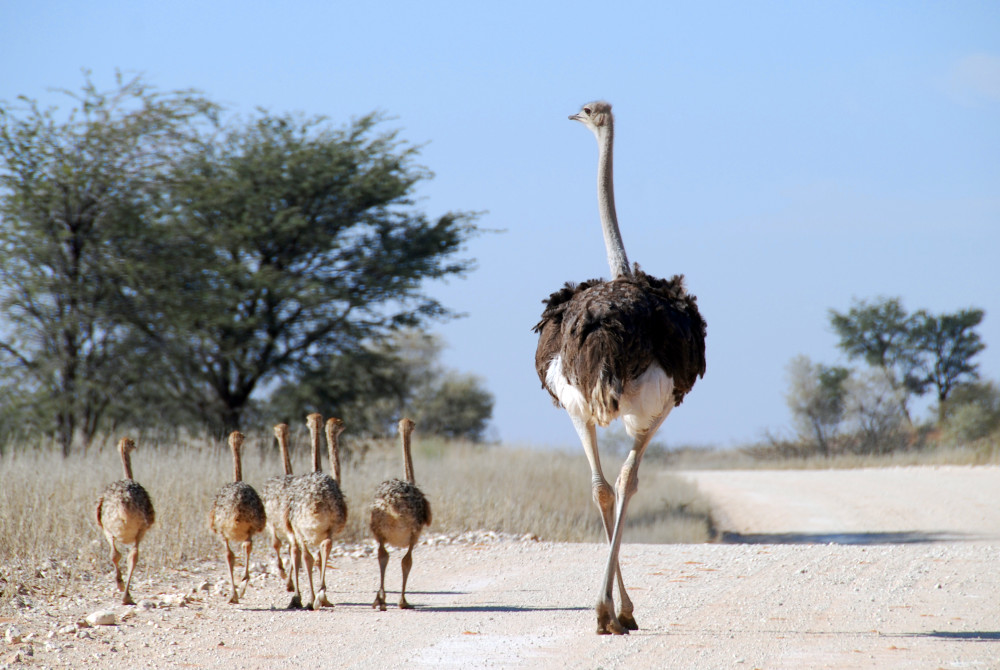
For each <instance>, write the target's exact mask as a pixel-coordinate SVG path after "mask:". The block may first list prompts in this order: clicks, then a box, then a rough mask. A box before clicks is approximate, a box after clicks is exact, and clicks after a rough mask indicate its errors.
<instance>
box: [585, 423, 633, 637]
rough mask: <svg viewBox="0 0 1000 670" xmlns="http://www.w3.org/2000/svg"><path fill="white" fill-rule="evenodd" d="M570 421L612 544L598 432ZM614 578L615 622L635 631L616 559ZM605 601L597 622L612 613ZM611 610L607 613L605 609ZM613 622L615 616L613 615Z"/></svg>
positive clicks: (611, 502)
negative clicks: (616, 595) (617, 606)
mask: <svg viewBox="0 0 1000 670" xmlns="http://www.w3.org/2000/svg"><path fill="white" fill-rule="evenodd" d="M571 418H572V420H573V426H574V428H576V432H577V434H578V435H579V436H580V442H581V443H582V444H583V449H584V451H585V452H586V454H587V460H588V461H589V462H590V471H591V479H592V483H593V492H594V502H595V503H596V504H597V508H598V509H599V510H600V512H601V521H602V522H603V524H604V532H605V534H606V535H607V537H608V542H609V543H610V542H611V541H612V535H613V531H614V515H615V491H614V489H613V488H611V484H609V483H608V480H607V479H605V478H604V473H603V472H602V470H601V457H600V454H599V453H598V449H597V428H596V426H595V425H594V424H593V423H591V422H588V421H586V420H584V419H582V418H580V417H577V416H571ZM615 574H616V575H617V579H618V593H619V594H620V595H621V604H622V607H621V612H620V613H619V616H618V618H617V620H616V623H618V624H619V625H618V627H619V628H622V629H631V630H638V628H639V626H638V625H637V624H636V622H635V618H634V617H633V616H632V600H631V598H629V597H628V593H627V592H626V591H625V581H624V580H623V579H622V573H621V567H620V566H619V565H618V564H617V559H616V563H615ZM608 600H609V601H610V605H609V604H608V601H605V599H604V598H603V597H601V598H600V599H599V600H598V604H597V614H598V622H600V621H601V619H602V612H603V611H605V610H607V611H609V612H614V601H613V600H612V599H611V595H610V593H609V596H608ZM609 607H610V609H608V608H609ZM612 619H614V616H613V615H612ZM606 628H607V627H606V626H603V627H602V626H601V625H600V623H599V625H598V630H597V632H598V633H601V634H605V633H607V632H608V631H607V630H606Z"/></svg>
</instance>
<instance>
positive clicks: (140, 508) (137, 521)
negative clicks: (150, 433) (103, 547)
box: [97, 437, 156, 605]
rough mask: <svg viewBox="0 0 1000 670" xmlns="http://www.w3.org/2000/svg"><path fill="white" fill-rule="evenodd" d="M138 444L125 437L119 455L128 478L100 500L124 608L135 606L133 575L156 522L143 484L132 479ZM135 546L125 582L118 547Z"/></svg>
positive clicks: (100, 516) (101, 521) (99, 518)
mask: <svg viewBox="0 0 1000 670" xmlns="http://www.w3.org/2000/svg"><path fill="white" fill-rule="evenodd" d="M133 451H135V442H133V441H132V440H130V439H129V438H127V437H123V438H122V439H121V441H120V442H119V443H118V453H119V454H120V455H121V459H122V469H123V470H124V471H125V479H122V480H119V481H117V482H114V483H112V484H109V485H108V487H107V488H106V489H104V493H102V494H101V497H100V498H99V499H98V500H97V525H98V526H100V528H101V530H103V531H104V537H105V538H107V540H108V545H110V547H111V563H112V564H113V565H114V566H115V584H116V585H117V586H118V590H119V591H124V594H123V595H122V605H134V604H135V602H134V601H133V600H132V595H131V593H130V592H129V587H130V586H131V584H132V573H133V572H135V564H136V562H137V561H138V560H139V542H140V541H141V540H142V538H143V536H144V535H145V534H146V531H147V530H149V527H150V526H152V525H153V523H154V522H155V521H156V512H155V511H154V510H153V501H152V500H150V498H149V494H148V493H146V489H144V488H143V487H142V484H140V483H139V482H137V481H135V480H134V479H132V457H131V456H130V454H131V453H132V452H133ZM119 543H120V544H131V545H132V548H131V549H130V550H129V552H128V578H127V579H126V580H125V581H122V572H121V569H120V567H119V565H118V562H119V561H121V558H122V555H121V552H119V551H118V546H117V545H118V544H119Z"/></svg>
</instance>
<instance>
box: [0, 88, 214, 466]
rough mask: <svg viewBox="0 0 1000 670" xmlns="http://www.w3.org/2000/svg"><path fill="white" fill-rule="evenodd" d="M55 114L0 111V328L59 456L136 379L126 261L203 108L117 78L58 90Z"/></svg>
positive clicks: (179, 94)
mask: <svg viewBox="0 0 1000 670" xmlns="http://www.w3.org/2000/svg"><path fill="white" fill-rule="evenodd" d="M63 93H65V94H66V96H67V97H68V99H69V100H70V102H71V104H72V108H71V110H70V111H69V112H68V114H60V113H59V110H58V109H56V108H45V109H43V108H42V107H41V106H40V105H39V104H38V103H37V102H36V101H33V100H29V99H26V98H21V99H20V103H19V104H18V105H10V104H7V103H3V104H0V217H2V223H0V309H2V310H3V313H4V316H5V319H6V327H5V328H4V329H3V331H2V333H0V351H2V353H3V358H4V360H3V372H4V373H5V374H4V377H5V381H6V383H8V384H14V385H16V386H17V389H18V396H20V398H21V399H22V401H24V400H25V399H28V401H29V402H26V403H25V405H28V404H30V406H31V411H30V417H29V418H30V419H31V420H33V421H34V423H35V427H36V428H38V429H41V430H43V431H45V432H51V433H52V434H54V435H55V438H56V440H57V442H58V444H59V445H60V446H61V448H62V451H63V453H64V454H67V453H68V452H69V450H70V448H71V445H72V443H73V440H74V436H75V435H77V434H79V435H80V436H82V439H83V442H84V445H87V444H89V442H90V440H91V439H92V437H93V436H94V434H95V432H96V431H97V430H98V428H99V427H100V426H101V423H102V420H103V418H104V417H105V415H106V413H107V411H108V409H109V407H110V406H111V405H112V403H113V402H114V401H115V399H116V398H117V397H118V396H119V395H120V394H121V393H122V391H123V390H124V389H125V388H128V387H129V386H130V385H131V384H132V383H133V382H134V381H135V379H136V375H138V374H142V372H141V369H142V367H143V365H142V364H140V363H139V362H138V361H141V360H144V361H146V362H148V361H149V358H148V354H149V351H148V347H147V345H148V343H147V342H145V341H144V340H143V338H142V337H141V335H140V334H137V332H136V331H135V330H133V329H132V328H131V327H130V326H129V325H128V323H127V319H126V317H125V313H126V311H127V310H126V309H125V305H126V304H127V302H128V300H127V298H128V293H129V290H130V289H129V287H133V286H136V285H141V283H142V280H140V279H137V272H138V271H139V270H140V269H141V268H140V266H137V265H136V264H134V263H133V262H132V259H134V258H135V257H136V256H137V255H140V254H141V253H142V251H141V250H142V249H143V247H145V246H146V243H147V241H148V240H147V238H146V237H145V235H144V234H143V233H144V230H143V226H144V222H145V221H146V219H147V217H148V215H149V213H150V211H151V210H153V209H154V208H155V206H156V202H157V200H158V199H159V197H160V195H161V193H162V185H163V177H164V175H165V174H166V172H167V168H168V166H169V165H170V163H171V161H172V160H173V159H174V158H175V157H176V156H177V155H179V154H180V153H182V152H183V151H184V148H185V146H187V145H189V144H190V142H191V141H192V136H193V133H192V128H193V127H195V126H196V125H197V124H198V123H199V122H200V121H202V120H210V119H211V118H212V116H213V114H214V111H215V108H214V106H213V105H212V104H211V103H209V102H207V101H206V100H205V99H204V98H202V97H201V96H200V95H197V94H195V93H192V92H186V91H174V92H168V93H161V92H158V91H156V90H155V89H154V88H152V87H151V86H148V85H147V84H145V83H144V82H143V81H142V80H141V78H133V79H129V80H126V79H125V78H123V77H122V76H121V75H120V74H119V75H118V77H117V80H116V88H114V89H113V90H110V91H101V90H99V89H98V88H97V87H96V86H95V84H94V83H93V82H92V81H91V79H90V75H89V73H88V74H87V75H86V81H85V83H84V85H83V86H82V88H81V90H80V91H79V92H71V91H63Z"/></svg>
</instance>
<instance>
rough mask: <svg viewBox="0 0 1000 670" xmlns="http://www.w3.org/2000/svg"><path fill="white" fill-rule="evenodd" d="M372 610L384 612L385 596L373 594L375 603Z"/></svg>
mask: <svg viewBox="0 0 1000 670" xmlns="http://www.w3.org/2000/svg"><path fill="white" fill-rule="evenodd" d="M372 609H378V610H381V611H383V612H384V611H385V594H383V593H382V592H379V593H376V594H375V602H373V603H372Z"/></svg>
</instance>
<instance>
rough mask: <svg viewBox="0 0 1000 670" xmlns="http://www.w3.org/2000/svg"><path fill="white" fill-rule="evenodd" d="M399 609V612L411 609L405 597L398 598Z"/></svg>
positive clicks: (411, 606)
mask: <svg viewBox="0 0 1000 670" xmlns="http://www.w3.org/2000/svg"><path fill="white" fill-rule="evenodd" d="M399 609H401V610H411V609H413V605H411V604H410V603H408V602H406V597H405V596H400V598H399Z"/></svg>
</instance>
